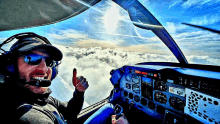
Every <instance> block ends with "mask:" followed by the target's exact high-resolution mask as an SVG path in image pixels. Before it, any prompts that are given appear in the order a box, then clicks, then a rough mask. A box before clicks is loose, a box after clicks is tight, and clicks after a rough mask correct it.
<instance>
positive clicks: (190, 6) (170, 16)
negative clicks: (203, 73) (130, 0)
mask: <svg viewBox="0 0 220 124" xmlns="http://www.w3.org/2000/svg"><path fill="white" fill-rule="evenodd" d="M139 1H140V2H141V3H142V4H143V5H144V6H145V7H146V8H147V9H148V10H149V11H150V12H151V13H152V14H153V15H154V16H155V17H156V18H157V19H158V20H159V21H160V22H161V24H162V25H163V26H164V27H165V28H166V29H167V31H168V32H169V33H170V35H171V36H172V37H173V39H174V40H175V41H176V43H177V44H178V46H179V47H180V49H181V50H182V52H183V54H184V55H185V57H186V59H187V61H188V62H189V63H193V64H207V65H220V61H219V55H220V54H219V51H220V46H219V41H220V35H219V34H217V33H212V32H209V31H206V30H202V29H199V28H195V27H190V26H187V25H184V24H181V23H189V24H194V25H199V26H204V27H208V28H212V29H216V30H219V25H220V16H219V15H220V11H219V5H220V1H219V0H172V1H170V0H156V1H153V0H139ZM158 8H159V9H158Z"/></svg>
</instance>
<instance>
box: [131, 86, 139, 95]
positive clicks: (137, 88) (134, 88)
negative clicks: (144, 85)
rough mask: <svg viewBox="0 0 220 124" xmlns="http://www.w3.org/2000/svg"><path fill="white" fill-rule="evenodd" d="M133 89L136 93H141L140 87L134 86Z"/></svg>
mask: <svg viewBox="0 0 220 124" xmlns="http://www.w3.org/2000/svg"><path fill="white" fill-rule="evenodd" d="M132 89H133V91H134V92H135V93H138V94H139V93H140V86H139V85H136V84H133V86H132Z"/></svg>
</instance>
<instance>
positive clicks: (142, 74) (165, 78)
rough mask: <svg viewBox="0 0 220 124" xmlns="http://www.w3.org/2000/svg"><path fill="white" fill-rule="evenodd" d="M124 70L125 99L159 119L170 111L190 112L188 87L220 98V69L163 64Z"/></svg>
mask: <svg viewBox="0 0 220 124" xmlns="http://www.w3.org/2000/svg"><path fill="white" fill-rule="evenodd" d="M121 69H123V70H124V73H123V75H122V77H121V80H120V84H119V85H120V86H119V87H120V89H121V91H122V92H121V97H122V98H123V100H124V102H127V103H128V104H130V103H131V102H132V103H134V106H135V107H136V108H137V109H140V110H142V111H144V112H145V113H147V114H150V115H151V116H153V117H154V116H155V118H158V119H164V115H165V114H166V112H167V111H171V112H174V113H175V114H177V115H181V116H185V115H186V114H188V115H190V114H189V113H186V110H185V107H186V106H188V104H190V102H186V101H187V100H186V98H187V96H186V94H187V92H186V91H188V90H187V89H191V90H196V91H198V92H201V93H204V94H207V95H210V96H213V97H216V98H217V99H219V98H220V79H219V78H220V73H219V72H209V71H204V70H198V69H187V68H178V67H177V68H175V67H169V66H168V67H167V66H159V65H155V66H152V65H151V66H148V65H143V66H142V65H134V66H124V67H123V68H121ZM210 73H212V74H211V75H210ZM218 82H219V83H218ZM190 116H191V115H190ZM192 117H193V116H192Z"/></svg>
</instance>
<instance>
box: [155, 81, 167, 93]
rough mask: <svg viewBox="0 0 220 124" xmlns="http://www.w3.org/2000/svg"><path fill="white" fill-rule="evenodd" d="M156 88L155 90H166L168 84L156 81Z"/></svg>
mask: <svg viewBox="0 0 220 124" xmlns="http://www.w3.org/2000/svg"><path fill="white" fill-rule="evenodd" d="M154 89H155V90H160V91H166V90H167V84H166V83H165V82H164V81H155V83H154Z"/></svg>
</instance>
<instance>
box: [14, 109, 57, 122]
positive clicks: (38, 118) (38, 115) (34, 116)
mask: <svg viewBox="0 0 220 124" xmlns="http://www.w3.org/2000/svg"><path fill="white" fill-rule="evenodd" d="M54 122H55V120H54V118H53V117H52V116H48V115H47V114H45V113H42V112H41V111H39V110H36V109H31V110H30V111H28V112H27V113H25V114H24V115H22V116H21V117H20V118H19V121H18V124H54Z"/></svg>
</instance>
